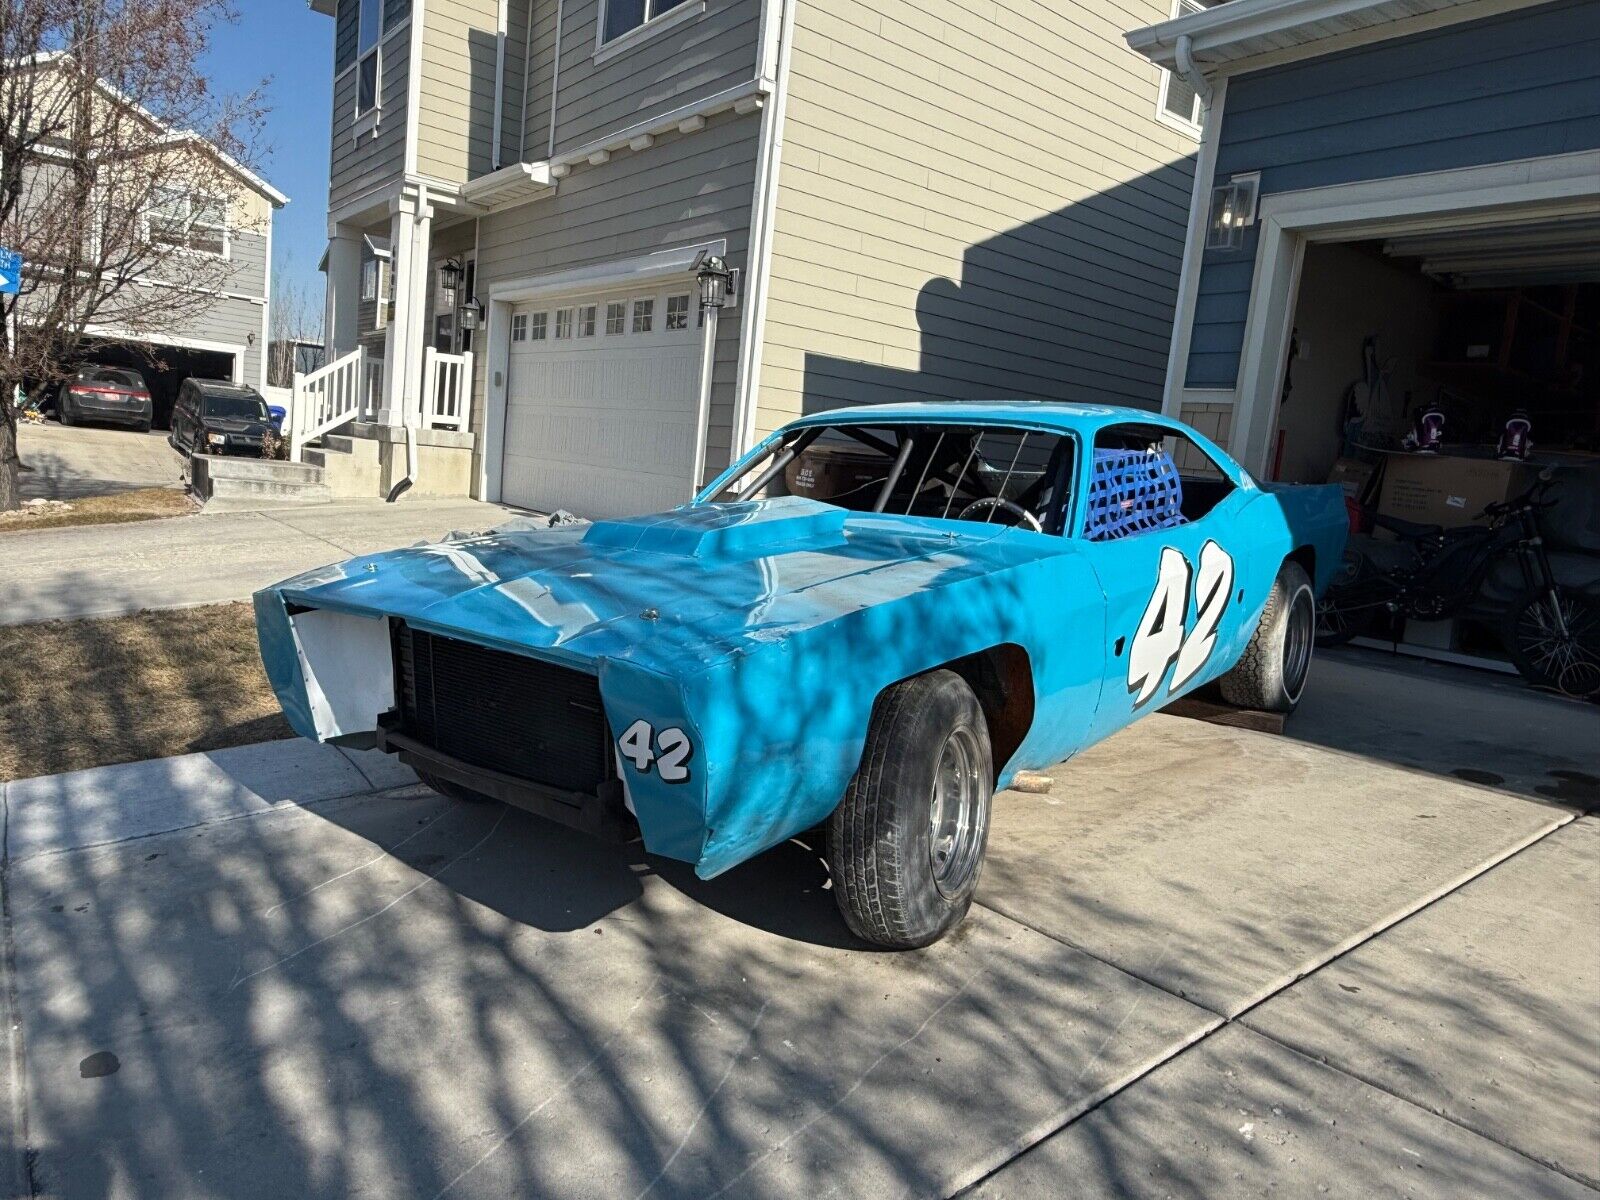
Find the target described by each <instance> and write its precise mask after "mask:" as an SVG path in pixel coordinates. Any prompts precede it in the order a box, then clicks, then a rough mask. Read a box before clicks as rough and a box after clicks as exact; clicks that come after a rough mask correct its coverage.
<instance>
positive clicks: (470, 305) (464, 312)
mask: <svg viewBox="0 0 1600 1200" xmlns="http://www.w3.org/2000/svg"><path fill="white" fill-rule="evenodd" d="M457 320H458V322H459V324H460V326H461V328H462V329H477V328H478V327H479V326H481V325H482V324H483V302H482V301H481V300H479V299H478V298H477V297H475V296H474V297H470V298H469V299H468V300H467V302H466V303H465V304H463V305H462V306H461V308H460V309H459V311H458V315H457Z"/></svg>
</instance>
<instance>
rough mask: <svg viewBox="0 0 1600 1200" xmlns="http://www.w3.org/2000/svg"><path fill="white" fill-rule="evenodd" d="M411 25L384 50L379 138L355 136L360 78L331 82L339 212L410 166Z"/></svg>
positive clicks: (333, 199)
mask: <svg viewBox="0 0 1600 1200" xmlns="http://www.w3.org/2000/svg"><path fill="white" fill-rule="evenodd" d="M415 28H416V26H415V25H414V24H408V25H406V26H404V27H403V28H402V29H400V30H399V31H397V32H395V33H392V34H391V35H390V36H388V37H386V38H385V39H384V41H383V43H382V46H383V55H382V58H383V61H382V66H383V87H382V93H381V107H382V118H381V120H380V122H379V124H378V130H377V133H376V134H375V135H374V134H366V135H363V136H361V137H359V138H357V137H356V136H355V132H354V129H353V127H352V122H353V120H354V118H355V111H356V74H357V72H356V71H355V70H353V69H352V70H348V71H346V72H344V74H342V75H339V76H338V77H337V78H335V79H334V81H333V130H332V134H333V143H332V164H331V167H330V173H329V181H328V207H329V209H330V210H337V209H339V208H341V207H342V206H344V205H345V204H348V203H349V202H350V201H352V200H355V199H357V198H359V197H361V196H363V195H364V194H365V193H367V192H368V191H370V190H371V189H373V188H374V187H377V186H379V185H381V184H384V183H388V182H390V181H392V180H395V179H398V178H399V177H400V174H401V172H402V171H403V170H404V169H405V161H406V96H407V92H408V85H409V71H410V65H411V36H412V33H413V31H414V30H415Z"/></svg>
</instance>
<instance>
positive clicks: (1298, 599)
mask: <svg viewBox="0 0 1600 1200" xmlns="http://www.w3.org/2000/svg"><path fill="white" fill-rule="evenodd" d="M1316 633H1317V606H1316V602H1315V601H1314V600H1312V598H1311V589H1310V588H1301V589H1300V590H1299V591H1298V592H1296V593H1295V594H1294V599H1293V600H1291V601H1290V602H1289V620H1288V628H1287V629H1286V630H1285V631H1284V636H1283V690H1284V691H1285V692H1286V693H1287V694H1288V696H1289V699H1290V700H1291V701H1294V700H1298V699H1300V691H1301V689H1302V688H1304V687H1305V685H1306V675H1307V674H1308V673H1309V672H1310V670H1311V644H1312V642H1313V641H1315V640H1316Z"/></svg>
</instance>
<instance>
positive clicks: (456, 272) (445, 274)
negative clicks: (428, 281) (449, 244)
mask: <svg viewBox="0 0 1600 1200" xmlns="http://www.w3.org/2000/svg"><path fill="white" fill-rule="evenodd" d="M465 276H466V271H465V270H464V269H463V268H462V266H461V260H460V259H458V258H447V259H445V260H444V262H442V263H440V264H439V286H440V287H441V288H443V289H444V290H445V291H447V292H453V291H455V290H456V288H458V287H460V286H461V282H462V280H463V279H464V278H465Z"/></svg>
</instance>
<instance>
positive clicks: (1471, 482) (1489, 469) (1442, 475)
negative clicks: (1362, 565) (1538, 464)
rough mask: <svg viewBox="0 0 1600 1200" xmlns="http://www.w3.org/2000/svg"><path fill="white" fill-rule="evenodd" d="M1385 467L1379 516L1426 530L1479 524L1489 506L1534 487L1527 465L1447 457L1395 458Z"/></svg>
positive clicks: (1390, 458) (1409, 455) (1433, 455)
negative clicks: (1436, 527) (1422, 525)
mask: <svg viewBox="0 0 1600 1200" xmlns="http://www.w3.org/2000/svg"><path fill="white" fill-rule="evenodd" d="M1386 457H1387V459H1388V461H1387V462H1385V463H1384V467H1383V491H1382V492H1381V493H1380V494H1379V496H1378V511H1379V512H1380V513H1382V514H1383V515H1384V516H1386V517H1399V518H1400V519H1401V520H1404V521H1417V522H1420V523H1422V524H1425V525H1443V526H1445V527H1446V528H1451V527H1454V526H1457V525H1476V524H1478V523H1479V520H1480V517H1479V514H1481V513H1482V512H1483V509H1484V506H1485V505H1487V504H1494V503H1501V502H1503V501H1506V500H1509V499H1510V498H1511V497H1513V496H1518V495H1521V494H1522V493H1523V492H1525V491H1527V490H1528V488H1529V486H1530V485H1531V484H1532V483H1533V479H1534V470H1533V468H1531V467H1529V466H1527V465H1526V464H1524V463H1514V462H1501V461H1499V460H1498V459H1493V458H1457V457H1453V456H1451V455H1448V454H1403V453H1392V454H1389V455H1387V456H1386Z"/></svg>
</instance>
